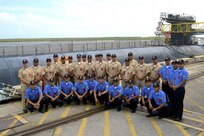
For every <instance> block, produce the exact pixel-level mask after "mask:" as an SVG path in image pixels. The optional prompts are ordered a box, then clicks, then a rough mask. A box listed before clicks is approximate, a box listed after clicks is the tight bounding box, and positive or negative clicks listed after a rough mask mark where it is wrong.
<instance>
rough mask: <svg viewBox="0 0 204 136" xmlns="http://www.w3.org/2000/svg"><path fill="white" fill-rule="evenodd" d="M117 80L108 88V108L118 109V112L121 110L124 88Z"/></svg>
mask: <svg viewBox="0 0 204 136" xmlns="http://www.w3.org/2000/svg"><path fill="white" fill-rule="evenodd" d="M118 82H119V80H118V79H117V78H114V79H113V85H112V86H110V87H109V88H108V94H109V96H108V106H113V107H115V106H116V107H117V111H120V110H121V105H122V95H123V87H122V86H121V85H119V83H118Z"/></svg>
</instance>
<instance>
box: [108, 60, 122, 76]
mask: <svg viewBox="0 0 204 136" xmlns="http://www.w3.org/2000/svg"><path fill="white" fill-rule="evenodd" d="M106 71H108V72H109V73H111V74H112V75H113V76H115V75H116V74H117V73H118V72H120V71H121V64H120V62H118V61H116V62H109V63H107V67H106Z"/></svg>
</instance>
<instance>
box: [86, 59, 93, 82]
mask: <svg viewBox="0 0 204 136" xmlns="http://www.w3.org/2000/svg"><path fill="white" fill-rule="evenodd" d="M87 58H88V61H87V62H86V67H87V71H86V79H88V77H87V76H88V75H92V76H93V78H94V77H95V75H94V62H93V61H92V56H91V55H88V57H87Z"/></svg>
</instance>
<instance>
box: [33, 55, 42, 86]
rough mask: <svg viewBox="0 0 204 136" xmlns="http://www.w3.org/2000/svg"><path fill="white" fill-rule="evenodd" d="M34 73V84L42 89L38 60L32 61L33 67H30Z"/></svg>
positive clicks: (40, 69)
mask: <svg viewBox="0 0 204 136" xmlns="http://www.w3.org/2000/svg"><path fill="white" fill-rule="evenodd" d="M30 68H31V69H32V70H33V73H34V82H35V84H36V85H37V86H39V87H40V88H41V89H42V78H43V75H42V74H43V67H42V66H39V60H38V58H35V59H33V66H31V67H30Z"/></svg>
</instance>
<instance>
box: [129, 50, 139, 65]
mask: <svg viewBox="0 0 204 136" xmlns="http://www.w3.org/2000/svg"><path fill="white" fill-rule="evenodd" d="M128 59H129V60H130V66H132V67H136V65H137V64H138V62H137V60H135V59H134V55H133V53H132V52H129V53H128Z"/></svg>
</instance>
